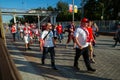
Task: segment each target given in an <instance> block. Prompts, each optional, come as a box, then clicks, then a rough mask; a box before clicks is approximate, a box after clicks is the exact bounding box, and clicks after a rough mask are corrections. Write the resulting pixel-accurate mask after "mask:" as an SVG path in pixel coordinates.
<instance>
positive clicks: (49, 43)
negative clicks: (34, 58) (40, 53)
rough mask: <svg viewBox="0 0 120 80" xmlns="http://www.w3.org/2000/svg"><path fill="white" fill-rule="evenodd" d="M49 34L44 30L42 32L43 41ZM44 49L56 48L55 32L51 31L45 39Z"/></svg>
mask: <svg viewBox="0 0 120 80" xmlns="http://www.w3.org/2000/svg"><path fill="white" fill-rule="evenodd" d="M48 32H49V31H47V30H44V31H43V32H42V34H41V39H43V38H44V37H45V36H46V35H47V34H48ZM44 47H54V44H53V32H52V31H50V33H49V34H48V35H47V37H46V38H45V40H44Z"/></svg>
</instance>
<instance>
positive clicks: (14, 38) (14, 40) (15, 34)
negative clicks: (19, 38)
mask: <svg viewBox="0 0 120 80" xmlns="http://www.w3.org/2000/svg"><path fill="white" fill-rule="evenodd" d="M12 35H13V41H15V35H16V33H12Z"/></svg>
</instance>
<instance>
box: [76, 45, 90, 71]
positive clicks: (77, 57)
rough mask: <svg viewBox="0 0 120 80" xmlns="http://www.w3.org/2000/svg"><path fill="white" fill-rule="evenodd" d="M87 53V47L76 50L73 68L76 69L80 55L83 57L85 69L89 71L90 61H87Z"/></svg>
mask: <svg viewBox="0 0 120 80" xmlns="http://www.w3.org/2000/svg"><path fill="white" fill-rule="evenodd" d="M88 52H89V49H88V47H86V48H83V49H79V48H76V55H75V58H74V66H75V67H78V60H79V57H80V56H81V55H83V58H84V62H85V65H86V67H87V69H91V65H90V61H89V53H88Z"/></svg>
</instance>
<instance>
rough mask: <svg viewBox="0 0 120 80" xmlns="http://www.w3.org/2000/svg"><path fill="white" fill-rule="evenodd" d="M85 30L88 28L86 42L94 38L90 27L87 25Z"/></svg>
mask: <svg viewBox="0 0 120 80" xmlns="http://www.w3.org/2000/svg"><path fill="white" fill-rule="evenodd" d="M87 30H88V32H89V35H88V40H87V42H91V41H93V40H94V38H93V31H92V28H91V27H87Z"/></svg>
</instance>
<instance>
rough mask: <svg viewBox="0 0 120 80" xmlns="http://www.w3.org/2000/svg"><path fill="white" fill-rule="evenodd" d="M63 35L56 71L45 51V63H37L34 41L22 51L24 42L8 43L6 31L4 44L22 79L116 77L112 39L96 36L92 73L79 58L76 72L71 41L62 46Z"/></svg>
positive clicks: (119, 74) (119, 56) (118, 53)
mask: <svg viewBox="0 0 120 80" xmlns="http://www.w3.org/2000/svg"><path fill="white" fill-rule="evenodd" d="M65 41H66V38H65V39H64V40H63V42H62V43H58V44H57V47H56V48H55V51H56V65H57V68H58V69H59V70H57V71H56V70H52V69H51V67H50V57H49V54H48V56H47V59H46V64H45V65H44V66H43V65H41V61H40V60H41V56H42V53H41V52H40V51H39V45H38V43H35V44H32V45H31V48H32V50H31V51H25V50H24V42H23V41H22V40H17V41H16V42H12V39H11V35H9V34H7V47H8V50H9V52H10V53H11V56H12V57H13V59H14V62H15V64H16V66H17V68H18V69H19V71H20V73H21V75H22V77H23V80H120V67H119V66H120V62H119V61H120V44H118V46H117V47H116V48H114V47H112V45H113V44H114V41H113V39H112V37H111V36H99V37H98V38H97V45H96V47H95V49H94V53H95V54H96V57H95V61H96V63H95V64H92V67H94V68H96V69H97V71H96V72H95V73H88V72H87V71H86V67H85V64H84V62H83V58H82V56H81V58H80V60H79V67H80V71H76V70H74V69H73V67H72V66H73V59H74V55H75V51H74V49H73V48H72V42H71V43H70V44H69V46H68V48H65Z"/></svg>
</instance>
